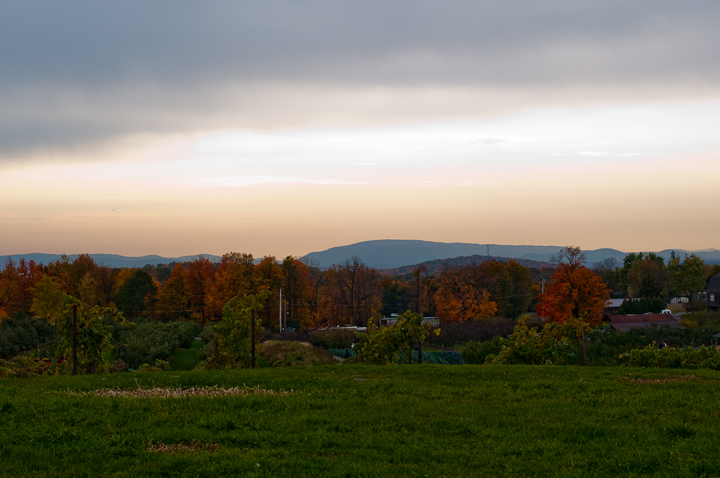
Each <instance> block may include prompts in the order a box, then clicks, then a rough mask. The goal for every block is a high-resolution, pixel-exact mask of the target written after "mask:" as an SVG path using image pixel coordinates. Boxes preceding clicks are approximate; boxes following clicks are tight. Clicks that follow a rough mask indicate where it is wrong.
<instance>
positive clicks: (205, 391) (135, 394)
mask: <svg viewBox="0 0 720 478" xmlns="http://www.w3.org/2000/svg"><path fill="white" fill-rule="evenodd" d="M293 393H295V392H294V391H293V390H268V389H264V388H260V387H233V388H221V387H217V386H215V387H192V388H158V387H156V388H138V389H131V390H128V389H122V388H101V389H99V390H93V391H92V392H70V395H93V396H95V397H124V398H186V397H210V398H215V397H247V396H249V395H273V396H284V395H292V394H293Z"/></svg>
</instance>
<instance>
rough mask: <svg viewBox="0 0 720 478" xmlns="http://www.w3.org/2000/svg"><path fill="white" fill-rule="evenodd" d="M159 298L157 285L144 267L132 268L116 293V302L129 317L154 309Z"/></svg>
mask: <svg viewBox="0 0 720 478" xmlns="http://www.w3.org/2000/svg"><path fill="white" fill-rule="evenodd" d="M157 300H158V288H157V285H156V283H155V281H154V280H153V278H152V277H151V276H150V274H148V273H147V272H145V271H144V270H143V269H132V270H131V273H130V274H129V276H128V277H127V278H125V279H124V280H123V281H122V284H121V285H120V287H119V288H118V291H117V293H116V294H115V303H116V304H117V306H118V307H119V308H120V310H121V311H122V312H123V314H125V316H127V317H135V316H139V315H142V313H143V312H144V311H146V310H152V309H153V308H154V307H155V303H156V302H157Z"/></svg>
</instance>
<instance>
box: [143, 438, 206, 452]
mask: <svg viewBox="0 0 720 478" xmlns="http://www.w3.org/2000/svg"><path fill="white" fill-rule="evenodd" d="M219 446H220V445H218V444H217V443H208V442H204V441H201V440H193V441H191V442H190V443H185V442H180V443H174V444H172V445H166V444H165V443H163V442H157V443H153V442H152V440H151V441H150V442H149V443H148V446H147V451H149V452H150V453H166V454H173V455H174V454H178V453H197V452H202V451H205V452H209V451H216V450H217V449H218V448H219Z"/></svg>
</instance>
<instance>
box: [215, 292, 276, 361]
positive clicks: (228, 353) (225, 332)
mask: <svg viewBox="0 0 720 478" xmlns="http://www.w3.org/2000/svg"><path fill="white" fill-rule="evenodd" d="M269 295H271V293H270V291H267V290H263V291H260V292H258V293H257V294H247V295H244V296H242V297H233V298H232V299H230V300H229V301H228V302H227V303H226V304H225V305H224V306H223V314H222V322H221V324H220V326H219V327H218V330H217V333H216V334H215V336H214V339H213V340H214V347H213V351H212V355H211V356H210V357H209V358H208V359H207V361H206V365H207V366H209V367H213V368H248V367H250V366H251V365H252V362H251V355H250V354H251V349H252V345H253V344H252V336H253V328H252V316H253V314H255V313H257V312H259V311H260V310H261V309H262V308H263V307H264V305H263V304H264V303H265V302H266V301H267V299H268V297H267V296H269ZM263 330H264V329H263V326H262V321H260V320H255V331H254V332H255V333H254V335H255V351H256V353H258V354H259V353H260V347H261V340H262V335H263Z"/></svg>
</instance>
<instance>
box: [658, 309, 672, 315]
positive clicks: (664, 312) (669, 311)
mask: <svg viewBox="0 0 720 478" xmlns="http://www.w3.org/2000/svg"><path fill="white" fill-rule="evenodd" d="M655 310H657V309H655ZM660 313H661V314H670V315H672V310H670V309H663V310H662V312H660Z"/></svg>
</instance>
